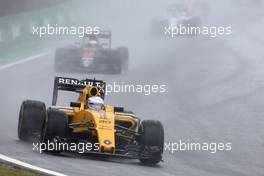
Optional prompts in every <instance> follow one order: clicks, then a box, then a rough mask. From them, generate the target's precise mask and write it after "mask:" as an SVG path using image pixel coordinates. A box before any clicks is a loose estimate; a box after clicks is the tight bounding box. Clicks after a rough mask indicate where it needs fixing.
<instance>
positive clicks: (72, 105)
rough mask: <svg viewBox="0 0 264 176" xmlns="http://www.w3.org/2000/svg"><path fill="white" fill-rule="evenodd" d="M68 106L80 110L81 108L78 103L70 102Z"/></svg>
mask: <svg viewBox="0 0 264 176" xmlns="http://www.w3.org/2000/svg"><path fill="white" fill-rule="evenodd" d="M70 106H71V107H75V108H80V107H81V103H79V102H71V104H70Z"/></svg>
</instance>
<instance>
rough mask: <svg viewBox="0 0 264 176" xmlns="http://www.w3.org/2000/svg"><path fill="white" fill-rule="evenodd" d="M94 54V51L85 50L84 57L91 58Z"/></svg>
mask: <svg viewBox="0 0 264 176" xmlns="http://www.w3.org/2000/svg"><path fill="white" fill-rule="evenodd" d="M93 56H94V53H93V52H91V51H84V52H83V58H87V59H90V58H93Z"/></svg>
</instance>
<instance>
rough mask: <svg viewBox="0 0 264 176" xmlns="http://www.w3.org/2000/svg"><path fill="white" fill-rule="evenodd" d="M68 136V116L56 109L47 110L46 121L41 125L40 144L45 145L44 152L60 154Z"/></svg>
mask: <svg viewBox="0 0 264 176" xmlns="http://www.w3.org/2000/svg"><path fill="white" fill-rule="evenodd" d="M68 136H69V127H68V116H67V115H66V114H65V113H64V112H62V111H59V110H57V109H51V108H49V109H48V110H47V116H46V119H45V121H44V123H43V125H42V132H41V143H45V144H46V150H45V151H46V152H49V153H60V152H61V151H63V148H60V147H58V146H61V147H62V146H63V145H60V144H65V139H67V138H68Z"/></svg>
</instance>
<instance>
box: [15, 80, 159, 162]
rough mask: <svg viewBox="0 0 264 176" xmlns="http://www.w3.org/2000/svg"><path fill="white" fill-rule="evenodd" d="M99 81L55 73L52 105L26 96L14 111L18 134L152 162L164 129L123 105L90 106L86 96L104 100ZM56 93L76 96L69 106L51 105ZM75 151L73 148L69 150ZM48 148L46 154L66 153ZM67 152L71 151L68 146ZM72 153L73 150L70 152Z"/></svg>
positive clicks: (50, 142)
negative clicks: (89, 146)
mask: <svg viewBox="0 0 264 176" xmlns="http://www.w3.org/2000/svg"><path fill="white" fill-rule="evenodd" d="M105 85H106V83H105V82H104V81H100V80H95V79H94V80H93V79H85V80H77V79H72V78H64V77H55V80H54V90H53V99H52V106H51V107H49V108H47V109H46V106H45V104H44V103H43V102H39V101H32V100H26V101H24V102H23V103H22V105H21V108H20V114H19V123H18V137H19V139H20V140H23V141H30V140H32V139H37V138H39V140H40V142H41V143H44V144H47V145H49V144H53V145H55V144H56V146H66V145H67V144H79V143H89V144H92V146H95V147H94V149H91V150H90V149H89V150H87V151H85V152H86V153H95V154H102V155H110V156H119V157H126V158H132V159H139V160H140V161H141V162H142V163H143V164H147V165H155V164H157V163H159V162H160V161H161V160H162V154H163V144H164V129H163V126H162V124H161V122H160V121H156V120H140V119H139V118H138V117H137V116H136V115H135V114H134V113H133V112H129V111H125V110H124V108H123V107H115V106H111V105H106V104H104V103H103V104H100V106H97V108H94V105H95V104H91V103H90V102H89V99H91V98H94V97H97V99H102V100H104V96H105ZM59 91H70V92H75V93H77V95H78V100H77V101H74V102H70V106H69V107H64V106H57V105H56V104H57V97H58V92H59ZM74 150H75V152H78V151H77V150H78V149H74ZM66 151H68V148H67V147H66V148H54V149H53V150H52V151H50V150H46V152H56V153H59V152H66ZM70 151H72V150H70ZM73 152H74V151H73Z"/></svg>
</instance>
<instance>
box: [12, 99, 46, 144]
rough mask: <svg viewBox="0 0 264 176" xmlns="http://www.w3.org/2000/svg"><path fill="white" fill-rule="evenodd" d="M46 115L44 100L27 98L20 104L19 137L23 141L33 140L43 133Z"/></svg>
mask: <svg viewBox="0 0 264 176" xmlns="http://www.w3.org/2000/svg"><path fill="white" fill-rule="evenodd" d="M45 116H46V106H45V104H44V103H43V102H40V101H33V100H25V101H23V102H22V104H21V106H20V112H19V120H18V128H17V132H18V137H19V139H20V140H22V141H33V140H34V139H35V138H36V137H39V135H40V133H41V128H42V123H43V121H44V119H45Z"/></svg>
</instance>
